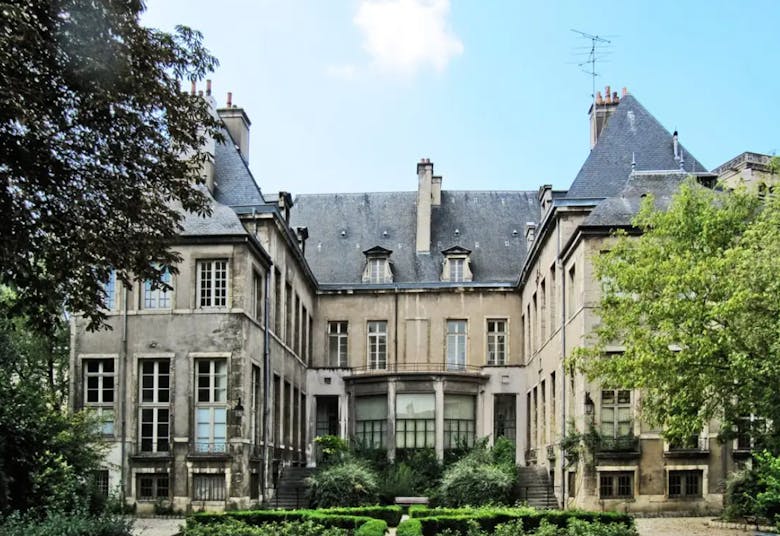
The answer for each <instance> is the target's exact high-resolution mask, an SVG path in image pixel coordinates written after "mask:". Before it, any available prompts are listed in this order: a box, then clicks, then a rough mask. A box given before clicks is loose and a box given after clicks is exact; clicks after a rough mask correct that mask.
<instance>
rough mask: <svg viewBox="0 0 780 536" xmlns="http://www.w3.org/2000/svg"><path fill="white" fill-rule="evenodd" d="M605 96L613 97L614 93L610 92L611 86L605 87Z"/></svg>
mask: <svg viewBox="0 0 780 536" xmlns="http://www.w3.org/2000/svg"><path fill="white" fill-rule="evenodd" d="M604 94H605V95H607V96H609V95H612V91H611V90H610V87H609V86H604Z"/></svg>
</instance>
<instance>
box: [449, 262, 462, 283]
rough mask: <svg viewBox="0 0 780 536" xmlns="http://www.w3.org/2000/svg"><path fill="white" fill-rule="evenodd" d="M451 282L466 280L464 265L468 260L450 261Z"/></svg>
mask: <svg viewBox="0 0 780 536" xmlns="http://www.w3.org/2000/svg"><path fill="white" fill-rule="evenodd" d="M449 262H450V281H454V282H462V281H464V280H465V277H464V275H463V274H464V271H463V265H464V264H465V263H466V259H450V260H449Z"/></svg>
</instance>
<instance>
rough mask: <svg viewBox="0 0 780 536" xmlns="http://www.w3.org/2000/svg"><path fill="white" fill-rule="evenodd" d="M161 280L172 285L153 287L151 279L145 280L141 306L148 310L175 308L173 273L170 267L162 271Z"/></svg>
mask: <svg viewBox="0 0 780 536" xmlns="http://www.w3.org/2000/svg"><path fill="white" fill-rule="evenodd" d="M160 281H162V282H163V283H165V284H166V285H168V286H170V287H171V288H170V290H169V289H165V288H162V287H157V288H152V282H151V281H150V280H148V279H147V280H144V282H143V286H142V288H141V308H142V309H144V310H147V311H160V310H163V311H164V310H168V309H172V308H173V290H174V289H173V274H171V272H170V271H169V270H168V269H165V270H163V271H162V273H161V275H160Z"/></svg>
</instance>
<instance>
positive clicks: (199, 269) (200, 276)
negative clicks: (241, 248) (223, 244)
mask: <svg viewBox="0 0 780 536" xmlns="http://www.w3.org/2000/svg"><path fill="white" fill-rule="evenodd" d="M218 263H223V267H222V268H221V269H219V270H218V269H217V265H218ZM206 266H208V267H209V269H208V274H206V273H205V272H204V268H205V267H206ZM195 272H196V276H195V279H196V285H195V287H196V291H195V292H196V304H197V309H227V308H228V305H229V303H230V259H229V258H227V257H219V258H209V259H197V261H196V262H195ZM219 272H221V273H222V275H224V277H222V278H221V279H218V277H217V275H218V273H219ZM220 281H223V282H224V286H223V287H224V288H219V287H218V282H220ZM218 290H222V291H224V295H222V296H218V295H217V291H218ZM218 298H219V299H218Z"/></svg>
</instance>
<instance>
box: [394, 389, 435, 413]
mask: <svg viewBox="0 0 780 536" xmlns="http://www.w3.org/2000/svg"><path fill="white" fill-rule="evenodd" d="M395 400H396V402H395V413H396V417H397V418H399V419H414V418H417V419H433V418H435V413H436V400H435V398H434V395H433V393H431V394H399V395H396V399H395Z"/></svg>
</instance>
